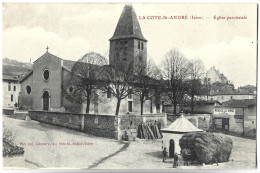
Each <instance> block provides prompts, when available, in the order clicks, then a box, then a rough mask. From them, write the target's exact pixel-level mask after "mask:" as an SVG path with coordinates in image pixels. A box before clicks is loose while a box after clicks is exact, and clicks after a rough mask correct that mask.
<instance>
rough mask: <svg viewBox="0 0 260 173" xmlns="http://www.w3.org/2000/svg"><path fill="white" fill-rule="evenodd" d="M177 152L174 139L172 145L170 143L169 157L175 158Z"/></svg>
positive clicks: (171, 141)
mask: <svg viewBox="0 0 260 173" xmlns="http://www.w3.org/2000/svg"><path fill="white" fill-rule="evenodd" d="M174 153H175V146H174V140H173V139H171V140H170V145H169V157H170V158H173V157H174Z"/></svg>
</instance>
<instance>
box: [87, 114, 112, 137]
mask: <svg viewBox="0 0 260 173" xmlns="http://www.w3.org/2000/svg"><path fill="white" fill-rule="evenodd" d="M84 132H86V133H87V134H92V135H95V136H100V137H108V138H115V137H116V128H115V116H109V115H94V114H93V115H91V114H88V115H85V117H84Z"/></svg>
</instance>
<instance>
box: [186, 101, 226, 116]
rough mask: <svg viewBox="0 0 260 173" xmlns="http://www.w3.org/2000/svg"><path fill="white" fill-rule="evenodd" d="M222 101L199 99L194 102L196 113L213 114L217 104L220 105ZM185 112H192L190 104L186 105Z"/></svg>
mask: <svg viewBox="0 0 260 173" xmlns="http://www.w3.org/2000/svg"><path fill="white" fill-rule="evenodd" d="M220 105H221V103H220V102H219V101H210V100H209V101H207V100H199V101H195V103H194V110H193V111H194V113H196V114H212V113H213V110H214V107H215V106H220ZM183 112H185V113H191V107H190V105H187V106H185V107H184V111H183Z"/></svg>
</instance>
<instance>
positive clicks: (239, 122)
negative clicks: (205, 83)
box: [213, 99, 256, 136]
mask: <svg viewBox="0 0 260 173" xmlns="http://www.w3.org/2000/svg"><path fill="white" fill-rule="evenodd" d="M213 122H214V126H215V128H216V131H220V132H224V133H234V134H238V135H244V136H255V135H256V99H243V100H229V101H226V102H223V103H222V105H221V106H216V107H215V108H214V112H213Z"/></svg>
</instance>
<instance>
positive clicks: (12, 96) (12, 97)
mask: <svg viewBox="0 0 260 173" xmlns="http://www.w3.org/2000/svg"><path fill="white" fill-rule="evenodd" d="M13 101H14V95H13V94H11V102H13Z"/></svg>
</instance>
